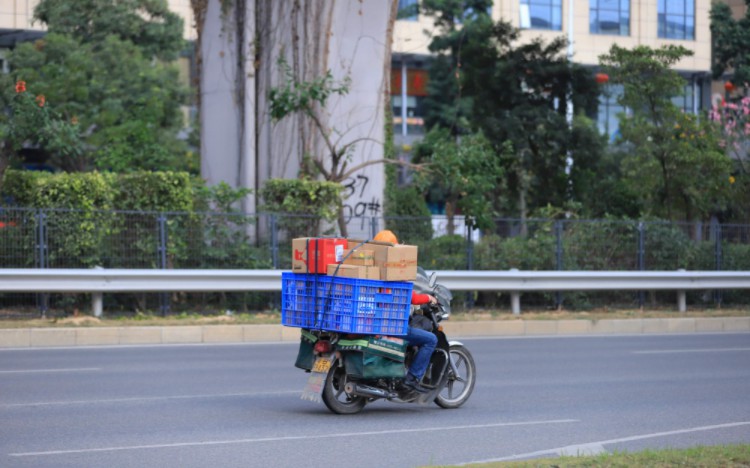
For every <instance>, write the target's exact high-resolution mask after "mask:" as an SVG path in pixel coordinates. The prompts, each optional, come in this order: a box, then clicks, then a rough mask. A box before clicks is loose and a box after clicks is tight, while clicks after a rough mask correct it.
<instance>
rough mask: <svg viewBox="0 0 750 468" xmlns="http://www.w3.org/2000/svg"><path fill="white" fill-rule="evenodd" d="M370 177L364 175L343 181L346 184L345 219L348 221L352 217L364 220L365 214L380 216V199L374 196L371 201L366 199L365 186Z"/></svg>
mask: <svg viewBox="0 0 750 468" xmlns="http://www.w3.org/2000/svg"><path fill="white" fill-rule="evenodd" d="M369 182H370V178H369V177H367V176H363V175H357V176H355V177H349V178H348V179H346V180H345V181H344V183H343V186H344V199H345V200H346V201H345V202H344V219H345V220H346V222H347V223H348V222H349V221H351V220H352V218H361V219H362V221H363V222H364V217H365V216H378V215H379V214H380V211H381V209H382V206H381V204H380V199H379V198H376V197H372V199H370V201H365V200H364V194H365V188H366V187H367V184H368V183H369Z"/></svg>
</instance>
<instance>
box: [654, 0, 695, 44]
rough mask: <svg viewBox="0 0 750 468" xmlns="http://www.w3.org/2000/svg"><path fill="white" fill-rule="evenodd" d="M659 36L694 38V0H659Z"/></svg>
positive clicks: (683, 38) (664, 37) (665, 37)
mask: <svg viewBox="0 0 750 468" xmlns="http://www.w3.org/2000/svg"><path fill="white" fill-rule="evenodd" d="M658 8H659V37H660V38H663V39H682V40H694V39H695V2H694V0H659V5H658Z"/></svg>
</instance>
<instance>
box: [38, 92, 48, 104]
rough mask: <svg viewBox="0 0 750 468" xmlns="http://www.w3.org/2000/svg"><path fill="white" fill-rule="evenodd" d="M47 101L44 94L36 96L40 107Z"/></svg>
mask: <svg viewBox="0 0 750 468" xmlns="http://www.w3.org/2000/svg"><path fill="white" fill-rule="evenodd" d="M46 101H47V100H46V99H45V97H44V94H40V95H39V96H37V97H36V103H37V104H39V107H44V103H45V102H46Z"/></svg>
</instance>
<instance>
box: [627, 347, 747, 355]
mask: <svg viewBox="0 0 750 468" xmlns="http://www.w3.org/2000/svg"><path fill="white" fill-rule="evenodd" d="M734 351H750V348H694V349H654V350H644V351H632V353H633V354H673V353H730V352H734Z"/></svg>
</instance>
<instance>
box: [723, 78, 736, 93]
mask: <svg viewBox="0 0 750 468" xmlns="http://www.w3.org/2000/svg"><path fill="white" fill-rule="evenodd" d="M724 90H725V91H726V92H728V93H731V92H732V91H734V85H733V84H732V82H731V81H727V82H726V83H724Z"/></svg>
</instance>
